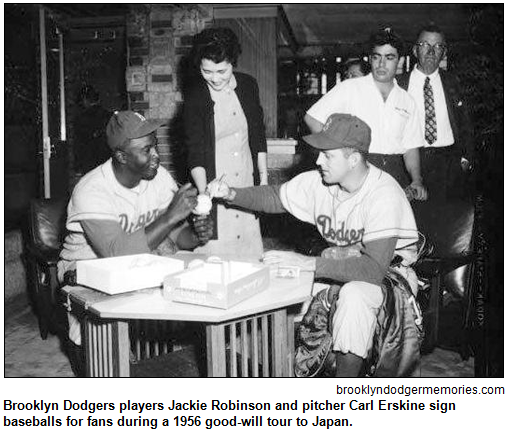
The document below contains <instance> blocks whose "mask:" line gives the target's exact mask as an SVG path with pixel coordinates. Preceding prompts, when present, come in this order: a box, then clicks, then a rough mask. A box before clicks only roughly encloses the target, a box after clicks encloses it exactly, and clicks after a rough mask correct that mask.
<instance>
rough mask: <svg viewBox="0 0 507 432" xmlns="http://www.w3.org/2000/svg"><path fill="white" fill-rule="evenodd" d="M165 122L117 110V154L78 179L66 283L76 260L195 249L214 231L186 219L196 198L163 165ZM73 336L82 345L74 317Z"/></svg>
mask: <svg viewBox="0 0 507 432" xmlns="http://www.w3.org/2000/svg"><path fill="white" fill-rule="evenodd" d="M162 124H163V121H159V120H147V119H145V118H144V117H143V116H141V115H140V114H138V113H135V112H133V111H121V112H116V113H114V114H113V115H112V116H111V118H110V120H109V123H108V124H107V128H106V135H107V143H108V145H109V147H110V150H111V153H112V157H111V158H110V159H109V160H107V161H106V162H105V163H103V164H102V165H99V166H98V167H97V168H95V169H94V170H92V171H90V172H89V173H87V174H86V175H85V176H84V177H83V178H81V180H80V181H79V182H78V184H77V185H76V187H75V188H74V191H73V193H72V196H71V198H70V201H69V205H68V208H67V221H66V228H67V231H68V233H67V236H66V237H65V240H64V244H63V248H62V251H61V253H60V260H59V262H58V278H59V280H60V282H61V283H65V284H75V273H76V272H75V268H76V261H78V260H84V259H94V258H105V257H113V256H121V255H131V254H141V253H150V252H155V253H159V254H161V255H165V254H172V253H174V252H176V250H178V249H193V248H194V247H196V246H197V245H198V244H204V243H206V242H207V240H208V239H209V238H210V236H211V226H208V224H207V221H206V220H205V219H199V221H198V222H197V223H195V224H192V225H190V224H188V223H187V222H186V219H187V217H188V216H189V215H190V214H191V212H192V210H193V209H194V208H195V206H196V203H197V198H196V196H197V190H196V189H195V188H193V187H192V186H191V185H190V184H186V185H184V186H182V187H181V188H178V186H177V184H176V182H175V180H174V179H173V178H172V176H171V174H169V172H168V171H167V170H166V169H165V168H164V167H161V166H160V158H159V155H158V151H157V138H156V136H155V131H156V130H157V129H158V128H159V127H160V126H161V125H162ZM69 327H70V328H69V338H70V340H71V341H73V342H74V343H75V344H76V345H80V344H81V332H80V326H79V323H78V322H77V320H76V319H75V318H74V317H73V316H72V315H69Z"/></svg>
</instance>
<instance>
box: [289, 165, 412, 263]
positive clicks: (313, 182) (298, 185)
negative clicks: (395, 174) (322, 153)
mask: <svg viewBox="0 0 507 432" xmlns="http://www.w3.org/2000/svg"><path fill="white" fill-rule="evenodd" d="M369 167H370V169H369V173H368V175H367V177H366V180H365V181H364V183H363V185H362V186H361V188H360V189H359V190H358V191H356V192H355V193H353V194H349V193H347V192H346V191H344V190H342V189H341V188H340V187H339V186H338V185H332V186H328V185H325V184H323V183H322V178H321V176H320V174H319V172H318V171H310V172H305V173H303V174H300V175H298V176H296V177H295V178H293V179H292V180H290V181H288V182H287V183H285V184H283V185H282V186H281V188H280V199H281V201H282V204H283V206H284V207H285V209H286V210H287V211H288V212H289V213H291V214H292V215H294V216H295V217H297V218H298V219H300V220H302V221H304V222H308V223H311V224H313V225H315V226H316V227H317V229H318V230H319V232H320V233H321V235H322V237H323V238H324V239H325V240H326V241H328V242H329V243H331V244H335V245H337V246H340V247H342V248H343V249H344V255H343V256H344V257H346V256H350V253H351V252H353V250H355V251H356V252H357V251H360V250H361V249H362V246H363V245H364V243H365V242H369V241H374V240H378V239H383V238H393V237H395V238H397V239H398V240H397V243H396V253H397V254H398V255H401V256H402V257H403V258H404V259H405V260H406V262H408V263H409V264H410V263H412V262H413V261H414V260H415V257H416V250H415V247H414V245H415V243H416V242H417V239H418V232H417V228H416V225H415V220H414V215H413V212H412V208H411V207H410V203H409V202H408V200H407V198H406V196H405V193H404V192H403V190H402V189H401V187H400V186H399V184H398V183H397V182H396V180H394V179H393V178H392V177H391V176H390V175H389V174H387V173H385V172H383V171H381V170H379V169H378V168H376V167H374V166H373V165H370V166H369Z"/></svg>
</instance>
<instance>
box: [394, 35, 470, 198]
mask: <svg viewBox="0 0 507 432" xmlns="http://www.w3.org/2000/svg"><path fill="white" fill-rule="evenodd" d="M413 53H414V56H415V57H416V58H417V66H416V67H415V68H414V69H413V70H412V72H411V73H410V74H404V75H401V76H399V77H397V81H398V84H399V85H400V87H402V88H405V89H407V90H408V92H409V94H410V95H411V96H412V97H413V98H414V100H415V102H416V104H417V108H418V110H419V112H420V116H419V118H420V121H421V129H422V131H423V133H424V148H423V149H422V150H421V152H420V153H421V170H422V175H423V178H424V180H425V184H426V186H427V187H428V191H429V195H430V199H432V200H437V201H443V200H445V199H449V198H452V197H454V196H460V195H462V194H463V193H464V189H465V187H464V183H463V181H464V175H463V171H466V170H468V169H470V162H469V161H470V160H471V157H472V145H473V142H472V131H471V122H470V119H469V115H468V111H467V106H466V104H465V102H464V100H463V97H462V95H461V92H460V88H459V85H458V83H457V81H456V79H455V78H454V77H453V76H452V75H451V74H449V73H448V72H446V71H445V70H442V69H440V67H439V66H440V63H441V61H442V60H443V59H444V58H445V56H446V54H447V46H446V41H445V35H444V33H443V32H442V30H441V29H440V28H439V27H437V26H433V25H429V26H425V27H423V28H422V29H421V31H420V32H419V36H418V38H417V42H416V43H415V45H414V47H413Z"/></svg>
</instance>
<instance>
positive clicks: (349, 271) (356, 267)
mask: <svg viewBox="0 0 507 432" xmlns="http://www.w3.org/2000/svg"><path fill="white" fill-rule="evenodd" d="M386 272H387V269H383V268H381V267H380V266H379V265H378V263H376V262H375V261H374V260H373V259H371V258H370V257H367V256H364V255H363V256H361V257H352V258H345V259H343V260H334V259H330V258H320V257H318V258H316V270H315V277H319V278H326V279H332V280H335V281H337V282H339V283H346V282H351V281H362V282H369V283H372V284H374V285H380V284H381V283H382V279H383V278H384V276H385V274H386Z"/></svg>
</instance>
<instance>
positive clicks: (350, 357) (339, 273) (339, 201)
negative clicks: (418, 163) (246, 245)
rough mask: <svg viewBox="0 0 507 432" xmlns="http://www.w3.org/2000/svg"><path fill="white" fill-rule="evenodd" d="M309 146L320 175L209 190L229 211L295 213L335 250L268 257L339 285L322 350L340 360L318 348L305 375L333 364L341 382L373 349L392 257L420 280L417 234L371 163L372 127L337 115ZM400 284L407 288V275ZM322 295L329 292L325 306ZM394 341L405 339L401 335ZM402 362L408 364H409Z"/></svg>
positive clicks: (405, 206)
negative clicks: (327, 359) (274, 183)
mask: <svg viewBox="0 0 507 432" xmlns="http://www.w3.org/2000/svg"><path fill="white" fill-rule="evenodd" d="M303 139H304V140H305V141H306V142H307V143H308V144H309V145H311V146H312V147H314V148H316V149H318V150H319V157H318V159H317V162H316V164H317V166H318V168H319V169H318V170H314V171H310V172H305V173H302V174H300V175H298V176H296V177H295V178H293V179H292V180H290V181H288V182H286V183H284V184H282V185H281V186H280V185H277V186H271V185H269V186H258V187H250V188H243V189H237V188H230V187H229V186H228V185H227V184H226V183H225V182H220V181H218V180H214V181H213V182H211V183H210V185H209V188H210V189H213V192H214V196H216V197H221V198H222V199H223V200H224V201H226V202H228V203H229V205H233V206H239V207H242V208H248V209H251V210H254V211H261V212H267V213H282V212H289V213H291V214H292V215H294V216H295V217H297V218H298V219H300V220H302V221H304V222H308V223H312V224H314V225H315V226H316V227H317V229H318V231H319V232H320V234H321V235H322V237H323V238H324V239H325V240H326V241H327V243H328V244H329V245H330V247H329V248H328V249H326V250H325V251H324V252H323V254H322V255H321V256H319V257H310V256H305V255H301V254H298V253H296V252H291V251H276V250H273V251H269V252H267V253H265V254H264V262H265V263H267V264H269V265H279V266H298V267H300V268H301V269H302V270H303V271H305V270H306V271H315V277H316V278H325V279H326V280H331V281H332V283H333V285H332V287H331V288H330V289H328V290H327V291H325V295H326V298H325V299H324V303H328V304H329V305H330V306H329V307H328V308H327V312H326V313H328V312H329V313H330V311H332V315H331V314H328V315H326V319H327V317H328V318H329V320H330V322H331V323H330V328H331V329H332V331H331V332H330V333H331V334H330V336H329V341H328V342H326V341H322V343H324V344H325V343H328V344H329V346H328V348H329V350H332V351H333V352H334V353H335V355H334V356H332V355H328V354H329V352H326V349H325V348H326V347H319V350H320V354H316V355H317V356H320V357H321V358H318V359H316V358H309V359H308V361H307V362H306V363H308V362H309V363H312V364H306V363H305V364H304V365H303V366H302V368H303V369H304V368H307V369H308V370H307V371H306V372H304V371H303V372H302V373H300V374H299V376H310V375H314V372H316V371H317V369H318V368H320V367H321V365H317V363H319V362H320V363H322V362H323V361H324V360H325V357H334V358H333V360H336V373H335V374H336V376H340V377H355V376H359V375H360V372H361V370H362V367H363V362H364V359H365V358H366V357H367V356H368V354H369V352H370V351H371V349H372V345H373V343H374V335H375V330H376V326H377V319H378V316H379V313H380V312H381V307H382V305H383V301H384V297H385V295H384V292H385V287H384V288H382V285H383V281H384V278H385V277H386V275H387V274H388V272H389V269H390V265H391V262H392V261H393V258H394V257H395V256H396V257H398V258H397V261H398V262H399V263H400V265H399V267H400V268H401V267H402V268H403V270H402V273H403V276H405V277H408V279H412V280H413V278H412V277H410V276H415V274H414V273H413V271H412V270H411V269H410V265H411V264H412V263H413V262H414V261H415V260H416V257H417V246H416V245H417V240H418V232H417V228H416V224H415V221H414V216H413V213H412V209H411V207H410V204H409V202H408V201H407V198H406V196H405V193H404V192H403V190H402V188H401V187H400V186H399V184H398V183H397V182H396V181H395V180H394V179H393V177H391V176H390V175H389V174H387V173H385V172H383V171H381V170H380V169H378V168H376V167H375V166H373V165H371V164H369V163H368V162H367V154H368V149H369V145H370V141H371V131H370V128H369V126H368V125H367V124H366V123H364V122H363V121H362V120H360V119H359V118H357V117H355V116H353V115H350V114H332V115H331V116H330V117H329V118H328V120H327V122H326V123H325V125H324V127H323V129H322V131H321V132H319V133H315V134H312V135H308V136H305V137H304V138H303ZM398 276H400V273H398ZM396 278H397V279H398V280H403V281H405V278H404V277H402V276H400V277H399V278H398V277H396ZM407 286H408V285H407ZM408 291H410V288H408ZM322 294H324V291H322V292H321V293H320V299H322ZM407 295H408V296H413V294H412V293H410V294H407ZM393 301H394V300H393ZM398 301H400V302H403V301H405V300H399V299H397V300H396V302H398ZM400 304H401V303H400ZM314 309H315V308H314ZM406 310H408V308H407V309H406ZM310 312H312V306H310V309H309V312H308V313H310ZM313 312H315V310H313ZM308 313H307V315H308ZM402 313H403V311H402ZM305 318H307V317H306V316H305ZM403 319H404V318H403ZM304 323H305V320H303V323H302V324H304ZM412 323H413V321H412ZM307 324H308V323H307ZM300 336H301V333H300ZM303 336H304V335H303ZM394 337H395V338H398V339H399V335H397V336H394ZM300 339H301V337H300ZM402 343H404V342H402ZM298 349H299V348H298ZM307 351H308V350H307ZM322 353H324V354H322ZM297 354H298V352H296V363H297V362H298V355H297ZM307 354H308V352H307ZM310 354H311V353H310ZM416 355H418V353H417V354H416ZM309 357H311V355H310V356H309ZM386 358H387V357H384V361H387V360H385V359H386ZM389 358H392V357H389ZM400 362H405V357H404V359H403V360H400V361H398V363H400ZM299 366H301V365H299ZM297 367H298V364H296V369H297ZM403 368H404V371H405V372H403V373H406V371H408V369H410V367H407V366H406V364H405V365H404V366H403ZM300 369H301V367H300ZM393 373H397V372H393ZM296 374H297V375H298V372H297V370H296Z"/></svg>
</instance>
